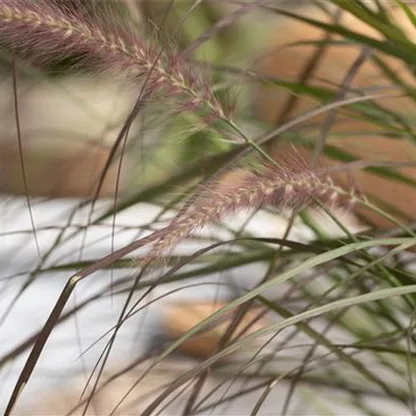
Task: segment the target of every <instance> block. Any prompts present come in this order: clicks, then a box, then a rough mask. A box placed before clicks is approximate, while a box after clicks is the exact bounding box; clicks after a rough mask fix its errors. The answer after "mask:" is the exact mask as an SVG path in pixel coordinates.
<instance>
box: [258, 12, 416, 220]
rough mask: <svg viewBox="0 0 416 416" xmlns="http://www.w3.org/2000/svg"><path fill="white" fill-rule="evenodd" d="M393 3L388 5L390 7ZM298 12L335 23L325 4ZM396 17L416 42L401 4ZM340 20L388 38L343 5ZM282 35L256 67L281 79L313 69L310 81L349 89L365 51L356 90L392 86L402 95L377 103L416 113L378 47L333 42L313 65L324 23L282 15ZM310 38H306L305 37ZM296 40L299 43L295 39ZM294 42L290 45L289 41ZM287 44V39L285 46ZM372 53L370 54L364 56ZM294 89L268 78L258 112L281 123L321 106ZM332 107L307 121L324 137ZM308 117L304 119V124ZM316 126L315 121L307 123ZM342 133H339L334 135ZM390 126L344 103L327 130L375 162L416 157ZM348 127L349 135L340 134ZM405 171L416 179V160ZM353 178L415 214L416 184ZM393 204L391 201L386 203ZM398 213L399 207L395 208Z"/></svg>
mask: <svg viewBox="0 0 416 416" xmlns="http://www.w3.org/2000/svg"><path fill="white" fill-rule="evenodd" d="M386 7H387V6H386ZM296 13H301V14H302V15H303V16H305V17H307V18H311V19H316V20H319V21H322V22H326V23H329V22H330V18H329V17H328V15H327V14H326V13H324V12H323V11H322V10H321V9H318V8H317V7H314V6H313V5H312V4H311V5H306V6H300V7H299V8H298V9H296ZM391 16H392V18H393V19H394V20H395V21H396V22H397V23H398V25H400V27H401V29H402V30H403V31H404V32H406V34H407V35H408V38H409V39H410V40H411V41H412V42H414V40H415V39H416V27H414V26H413V25H412V23H411V22H410V20H409V18H408V17H407V16H406V15H405V13H404V12H403V11H402V10H401V9H400V8H395V9H394V10H392V11H391ZM340 24H341V25H343V26H345V27H346V28H347V29H349V30H352V31H353V32H356V33H359V34H362V35H366V36H370V37H373V38H375V39H380V40H383V39H384V38H383V36H382V35H381V34H380V32H378V31H376V30H374V29H373V28H372V27H370V26H368V25H367V24H366V23H364V22H362V21H360V20H358V19H357V18H355V17H354V16H353V15H351V14H349V13H346V12H343V13H342V14H341V16H340ZM275 33H276V34H277V35H275V34H273V35H272V34H271V36H272V39H273V40H272V42H271V45H270V51H269V52H268V53H267V54H265V57H264V59H262V60H261V62H260V64H259V66H258V67H257V70H258V72H259V73H260V74H261V75H263V76H267V77H272V78H276V79H279V80H282V81H289V82H297V81H299V80H300V79H301V77H302V74H305V73H306V72H308V71H309V75H308V78H307V81H306V83H307V85H311V86H315V87H323V88H333V87H337V86H338V87H339V88H342V83H343V82H344V81H345V79H346V76H347V74H348V72H349V71H350V69H351V67H352V66H353V65H354V63H355V64H356V62H357V59H358V57H359V56H360V54H361V53H364V55H362V57H364V59H363V62H362V65H361V66H359V67H358V70H357V73H356V74H355V76H354V77H353V79H352V82H351V84H350V85H348V88H351V89H355V91H365V90H367V92H368V94H372V93H374V92H375V93H386V94H395V95H396V97H388V98H383V99H378V100H376V102H377V103H378V104H379V105H380V106H382V107H383V108H385V109H387V110H389V109H390V110H393V111H394V112H399V113H401V114H403V115H404V116H406V114H407V115H412V114H413V113H414V112H415V103H414V101H413V100H412V99H411V98H408V97H403V96H399V95H400V94H401V93H402V91H401V90H400V89H398V88H397V85H394V83H393V82H392V81H391V79H389V78H388V77H387V76H386V75H385V73H384V72H383V70H382V69H381V68H380V67H379V66H378V65H377V64H376V63H375V61H374V60H372V59H371V56H370V55H371V54H370V53H369V52H368V51H367V52H366V51H364V52H363V49H362V48H361V47H360V45H357V44H352V43H342V44H340V43H332V44H329V45H327V46H325V50H324V51H323V52H322V54H321V56H320V57H319V59H318V60H317V61H316V63H315V64H314V65H312V64H311V62H312V60H313V59H314V56H315V55H316V53H317V46H316V45H314V44H312V43H310V42H311V41H319V40H320V41H322V40H323V39H325V35H326V34H325V31H324V30H323V29H320V28H317V27H314V26H311V25H309V24H307V23H304V22H301V21H298V20H295V19H291V18H285V17H281V20H280V23H279V24H278V29H277V30H276V31H275ZM331 40H334V41H340V40H345V39H344V38H342V37H341V36H336V35H334V36H332V37H331ZM302 42H303V43H302ZM295 43H297V44H295ZM289 44H290V45H289ZM285 45H286V46H285ZM365 53H367V54H368V55H367V56H365ZM374 54H375V56H377V57H378V58H380V59H382V60H383V62H385V63H386V64H388V65H389V66H390V68H391V70H392V71H393V73H395V74H397V75H399V76H400V78H401V79H402V80H403V82H405V83H407V84H408V85H409V86H410V87H412V88H415V87H416V79H415V76H414V74H412V73H411V71H410V69H409V67H406V65H405V64H404V63H403V62H402V61H400V60H399V59H397V58H393V57H391V56H387V55H383V54H381V53H379V52H374ZM293 98H294V97H293V95H292V94H291V93H290V92H288V91H287V90H286V89H285V88H282V87H278V86H275V85H272V84H271V83H264V84H263V85H262V86H260V87H258V88H257V89H256V90H255V91H254V107H253V108H254V112H255V114H256V115H257V116H258V117H259V118H261V119H263V120H265V121H268V122H270V123H273V124H276V125H281V124H283V123H284V122H286V121H288V120H289V119H293V118H295V117H296V116H297V115H299V114H301V113H303V112H305V111H308V110H311V109H313V108H317V107H318V106H319V104H318V103H317V102H314V100H313V99H312V98H310V97H304V96H297V97H296V100H294V99H293ZM327 115H328V113H327V112H325V113H323V114H321V115H320V116H316V117H314V118H310V119H308V120H307V123H308V124H309V123H314V127H313V128H311V129H309V130H308V131H312V133H313V136H316V137H319V134H320V128H321V127H322V122H323V120H324V119H325V117H327ZM303 124H304V123H302V124H301V125H303ZM308 128H309V127H308ZM332 133H336V134H337V135H333V134H332ZM385 133H386V131H385V129H383V128H382V127H377V126H376V125H375V124H371V123H369V122H367V121H363V120H362V119H359V118H357V117H353V116H348V115H346V114H345V111H342V109H339V110H338V111H337V115H336V117H335V120H334V122H333V124H332V126H331V129H330V132H329V134H328V136H327V140H326V143H327V144H328V145H330V146H332V147H333V148H334V149H340V150H342V151H345V152H348V153H350V154H352V155H354V156H356V157H357V158H359V159H366V160H372V161H390V162H416V146H415V145H414V142H413V143H412V142H411V141H410V140H406V139H405V138H402V139H395V138H391V137H387V136H386V135H385ZM340 134H342V136H341V135H340ZM280 142H281V141H280V140H277V141H275V143H276V145H274V146H272V152H273V153H274V154H275V157H276V159H278V158H279V152H280V149H281V147H279V146H280V145H281V144H280ZM305 152H306V153H307V158H308V159H310V157H311V151H310V150H306V149H305ZM324 162H325V163H326V164H328V165H331V164H333V163H334V161H331V160H330V159H329V158H328V157H325V158H324ZM397 171H398V172H400V173H402V174H404V175H406V176H408V177H409V178H410V179H411V180H413V181H415V180H416V167H404V168H399V169H397ZM354 179H355V181H356V183H357V185H358V188H359V189H360V190H361V191H362V192H363V193H364V194H365V195H367V196H368V197H370V198H374V200H375V201H377V202H378V203H380V206H383V204H388V205H391V206H392V207H393V208H394V209H397V210H399V211H400V212H401V213H402V214H401V215H399V214H397V213H396V212H393V213H394V215H396V216H397V217H398V218H399V219H401V220H402V221H404V222H408V221H409V220H415V219H416V191H415V188H414V187H412V186H411V185H407V184H405V183H403V182H399V181H396V180H391V179H386V178H383V177H381V176H378V175H375V174H374V173H369V172H368V171H363V170H360V171H354ZM339 182H340V183H342V184H344V185H346V184H347V180H346V179H345V180H343V179H340V180H339ZM387 210H389V208H387ZM357 212H359V213H360V214H361V215H363V216H364V217H365V218H367V219H368V220H369V221H370V222H371V223H372V224H374V225H375V226H376V227H380V228H385V227H388V226H392V225H393V224H392V223H391V222H390V221H388V220H386V219H385V218H383V217H381V216H380V215H378V214H376V213H374V212H373V211H371V212H370V211H368V210H367V209H364V208H362V207H357ZM390 212H392V211H390Z"/></svg>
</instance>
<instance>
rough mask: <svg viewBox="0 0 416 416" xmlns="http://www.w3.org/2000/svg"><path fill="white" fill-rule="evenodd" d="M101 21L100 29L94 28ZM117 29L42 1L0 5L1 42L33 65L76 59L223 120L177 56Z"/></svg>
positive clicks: (2, 0)
mask: <svg viewBox="0 0 416 416" xmlns="http://www.w3.org/2000/svg"><path fill="white" fill-rule="evenodd" d="M112 19H113V17H112ZM102 20H103V21H105V23H98V21H102ZM118 23H119V24H117V22H113V23H111V22H110V21H109V19H108V18H105V19H100V20H99V19H92V18H88V15H87V13H81V12H76V11H74V10H70V9H69V8H62V7H61V8H58V7H57V6H56V5H54V4H53V2H46V1H44V0H40V1H35V2H31V1H28V0H0V37H1V42H2V43H3V45H4V46H7V47H8V48H10V49H11V50H12V51H14V52H15V53H16V54H18V55H19V56H22V57H24V58H26V59H28V60H30V61H31V62H33V63H34V64H37V65H42V64H46V63H50V62H53V61H57V60H60V59H64V58H67V57H69V56H71V57H73V56H77V57H78V62H79V63H85V64H87V65H90V66H93V67H94V68H97V69H99V70H107V71H108V70H113V71H117V72H119V73H120V74H123V75H125V74H130V76H132V77H133V79H137V78H141V79H143V80H146V84H147V88H148V89H149V90H150V91H152V92H159V91H162V90H163V91H164V92H165V94H167V96H168V97H170V98H172V97H175V98H178V97H180V98H181V100H180V101H181V105H182V108H184V109H193V110H196V109H198V110H204V111H205V112H208V115H209V116H211V117H212V116H214V117H218V118H224V117H225V115H224V112H223V109H222V107H221V105H220V103H219V102H218V100H217V99H216V97H215V96H214V94H213V92H212V89H211V87H210V85H209V83H208V82H206V80H205V79H204V77H202V75H201V72H200V70H198V69H196V68H195V67H193V66H192V65H190V64H189V63H187V62H185V61H183V60H182V59H181V58H180V56H179V54H177V53H176V54H175V53H174V52H165V51H164V52H163V53H161V52H159V51H158V50H157V48H156V47H155V46H153V45H152V44H151V42H150V41H148V40H147V39H143V38H142V37H140V36H138V34H137V33H136V32H135V31H133V30H128V29H126V25H125V24H124V25H123V24H122V23H123V22H118ZM176 104H178V103H176Z"/></svg>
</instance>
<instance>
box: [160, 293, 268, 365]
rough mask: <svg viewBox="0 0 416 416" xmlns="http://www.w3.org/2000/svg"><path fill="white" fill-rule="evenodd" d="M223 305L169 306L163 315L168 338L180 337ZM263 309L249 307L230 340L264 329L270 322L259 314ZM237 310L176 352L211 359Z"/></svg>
mask: <svg viewBox="0 0 416 416" xmlns="http://www.w3.org/2000/svg"><path fill="white" fill-rule="evenodd" d="M225 305H226V304H225V303H214V302H209V301H199V302H178V303H174V304H172V305H170V306H169V307H168V308H167V310H166V312H165V316H164V328H165V330H166V331H167V335H168V336H169V337H170V338H179V337H181V336H182V335H184V334H185V333H186V332H187V331H189V330H190V329H191V328H193V327H194V326H195V325H197V324H198V323H200V322H201V321H202V320H204V319H206V318H208V317H209V316H210V315H212V314H213V313H214V312H217V311H218V310H219V309H221V308H222V307H224V306H225ZM262 311H263V308H259V307H255V308H250V309H249V310H248V311H247V312H246V313H245V314H244V317H243V319H241V321H240V323H239V324H238V326H237V327H236V329H235V331H234V332H233V335H232V337H231V339H232V340H234V339H235V337H236V336H245V335H248V334H252V333H254V332H255V331H258V330H259V329H261V328H264V327H265V326H266V325H267V324H269V323H270V322H269V321H268V320H267V319H266V318H264V317H263V315H262ZM235 313H236V309H233V311H231V312H228V313H226V314H225V315H224V316H222V317H220V318H218V319H217V320H215V322H214V323H213V324H211V325H210V326H209V327H206V328H205V329H202V330H201V331H199V332H198V333H197V334H195V335H194V336H192V337H191V338H189V339H188V340H186V341H185V342H184V343H183V344H181V345H180V346H179V348H178V349H179V351H180V352H182V353H184V354H186V355H188V356H191V357H194V358H198V359H206V358H208V357H211V356H212V355H213V354H215V353H216V352H217V351H218V345H219V342H220V340H221V337H222V336H223V335H224V334H225V333H226V331H227V328H228V327H229V325H230V324H231V322H232V320H233V317H234V316H235Z"/></svg>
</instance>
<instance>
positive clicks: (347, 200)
mask: <svg viewBox="0 0 416 416" xmlns="http://www.w3.org/2000/svg"><path fill="white" fill-rule="evenodd" d="M288 153H289V152H288ZM286 160H287V163H286V164H285V163H281V164H280V165H279V166H276V165H275V164H272V163H270V162H268V161H265V162H261V163H258V164H257V166H256V167H255V168H254V169H251V170H250V169H247V168H246V169H234V170H232V171H231V172H228V174H224V175H223V176H222V177H220V178H218V179H216V180H215V181H212V182H210V183H209V186H207V187H204V185H201V186H200V187H199V189H198V190H197V192H196V194H195V195H196V196H195V197H194V199H193V200H192V202H191V203H189V204H188V205H187V207H186V208H185V209H183V210H182V211H180V213H179V214H178V216H177V217H176V218H174V219H173V220H172V221H171V223H170V224H169V225H168V226H167V227H166V228H165V229H164V230H162V231H157V238H156V239H155V241H154V242H153V244H152V249H151V251H150V252H149V254H148V255H147V256H146V258H145V263H147V262H150V261H153V260H155V259H157V258H160V257H162V256H163V255H165V254H166V253H167V252H169V251H170V250H171V249H173V248H174V247H175V246H176V245H177V244H179V243H180V242H181V241H183V240H184V239H185V238H186V237H188V236H189V235H190V234H191V233H192V232H194V231H196V230H198V229H201V228H203V227H204V226H205V225H207V224H209V223H212V222H214V221H218V220H221V219H223V218H224V217H225V216H227V215H230V214H233V213H236V212H238V211H241V210H244V209H252V210H256V209H260V208H264V207H267V206H271V207H273V208H275V209H276V210H278V211H280V212H283V211H285V210H288V209H294V208H300V207H302V206H306V205H314V206H319V204H322V205H323V206H325V207H327V208H329V209H333V208H341V207H345V206H348V205H350V204H352V203H354V202H355V200H356V198H357V196H356V195H355V193H354V192H353V191H351V190H345V189H343V188H342V187H339V186H337V185H335V184H334V182H333V180H332V178H331V177H330V176H329V175H328V173H327V170H326V169H323V168H317V169H311V168H310V167H309V166H308V165H307V164H306V162H305V161H304V160H303V159H301V158H300V156H299V155H297V154H292V155H289V154H288V155H287V158H286ZM230 173H231V175H230ZM316 203H318V204H316Z"/></svg>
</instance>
